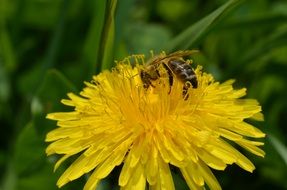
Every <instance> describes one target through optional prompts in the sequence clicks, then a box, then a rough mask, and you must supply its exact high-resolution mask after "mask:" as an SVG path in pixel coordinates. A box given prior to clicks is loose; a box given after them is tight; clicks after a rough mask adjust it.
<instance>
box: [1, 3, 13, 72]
mask: <svg viewBox="0 0 287 190" xmlns="http://www.w3.org/2000/svg"><path fill="white" fill-rule="evenodd" d="M5 8H6V1H4V0H3V1H0V14H1V15H0V57H3V60H0V61H3V62H4V65H5V68H6V69H7V70H8V71H10V72H11V71H13V70H14V69H15V67H16V56H15V52H14V48H13V45H12V43H11V40H10V35H9V32H8V31H7V28H6V21H5V18H6V15H5V12H6V11H5V10H4V9H5Z"/></svg>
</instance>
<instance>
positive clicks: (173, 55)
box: [148, 50, 199, 64]
mask: <svg viewBox="0 0 287 190" xmlns="http://www.w3.org/2000/svg"><path fill="white" fill-rule="evenodd" d="M198 52H199V51H198V50H183V51H176V52H174V53H171V54H168V55H163V54H159V55H158V56H155V57H154V58H152V59H151V60H150V61H149V62H148V63H149V64H151V63H152V64H157V63H159V62H160V61H162V60H165V59H169V58H176V57H186V56H189V55H192V54H194V53H198Z"/></svg>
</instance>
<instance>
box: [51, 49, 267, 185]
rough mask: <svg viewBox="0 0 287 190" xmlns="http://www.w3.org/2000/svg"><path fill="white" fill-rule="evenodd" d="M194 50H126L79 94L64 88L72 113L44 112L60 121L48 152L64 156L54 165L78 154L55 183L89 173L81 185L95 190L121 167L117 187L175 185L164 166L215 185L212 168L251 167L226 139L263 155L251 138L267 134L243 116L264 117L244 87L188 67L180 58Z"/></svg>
mask: <svg viewBox="0 0 287 190" xmlns="http://www.w3.org/2000/svg"><path fill="white" fill-rule="evenodd" d="M194 52H195V51H179V52H175V53H172V54H168V55H166V54H160V55H158V56H155V57H154V58H152V59H151V60H149V61H148V62H147V63H146V62H145V61H144V59H143V56H142V55H135V56H131V57H128V58H126V59H124V60H123V61H120V62H119V63H118V64H117V66H116V69H113V70H112V71H104V72H102V73H100V74H99V75H97V76H94V77H93V80H94V81H97V82H96V83H88V82H87V83H86V87H85V88H84V89H83V90H82V91H81V92H80V95H75V94H73V93H68V97H69V99H64V100H62V103H63V104H65V105H67V106H71V107H72V111H70V112H57V113H50V114H48V115H47V118H48V119H52V120H56V121H57V125H58V126H59V127H58V128H57V129H54V130H53V131H51V132H49V133H48V134H47V137H46V141H47V142H50V143H51V144H50V145H49V146H48V147H47V149H46V152H47V154H48V155H51V154H60V155H63V156H62V158H61V159H60V160H59V161H58V162H57V163H56V165H55V168H57V167H58V166H59V165H60V164H61V163H62V162H63V161H65V160H66V159H68V158H69V157H71V156H74V155H76V154H77V155H79V157H78V158H77V159H76V160H75V161H74V163H73V164H71V165H70V167H69V168H68V169H66V171H65V172H64V173H63V174H62V176H61V177H60V178H59V180H58V183H57V185H58V186H59V187H62V186H63V185H65V184H66V183H68V182H70V181H73V180H75V179H77V178H79V177H81V176H83V175H84V174H86V173H91V175H90V177H89V178H88V180H87V182H86V184H85V186H84V190H94V189H96V187H97V185H98V184H99V182H100V181H101V180H102V179H104V178H106V177H107V176H108V175H109V174H110V173H111V172H112V170H113V169H114V168H115V167H116V166H119V165H122V169H121V173H120V175H119V179H118V185H119V186H120V187H121V189H127V190H130V189H139V190H145V189H146V186H149V187H150V189H155V190H161V189H167V190H173V189H175V186H174V183H173V179H172V174H171V171H170V166H174V167H176V168H178V169H179V170H180V172H181V173H182V176H183V178H184V179H185V181H186V183H187V185H188V186H189V188H190V189H205V186H206V185H207V186H209V188H210V189H212V190H217V189H221V187H220V185H219V183H218V181H217V180H216V178H215V176H214V175H213V173H212V171H211V169H210V168H212V169H215V170H224V169H225V168H226V166H227V165H231V164H237V165H238V166H239V167H241V168H243V169H244V170H247V171H249V172H252V171H253V170H254V169H255V166H254V165H253V164H252V162H251V161H250V160H249V159H248V158H247V157H245V156H244V155H243V154H242V153H241V152H240V151H238V150H237V149H236V148H234V147H233V146H232V144H230V142H234V143H236V144H237V145H239V146H241V147H243V148H244V149H246V150H248V151H250V152H251V153H253V154H255V155H258V156H261V157H263V156H264V152H263V150H261V149H260V148H259V146H261V145H263V143H262V142H260V141H256V140H255V139H256V138H262V137H264V136H265V134H264V133H263V132H261V131H260V130H259V129H258V128H256V127H254V126H253V125H251V124H249V123H248V122H247V121H246V119H255V120H263V115H262V114H261V106H260V105H259V103H258V102H257V101H256V100H253V99H243V98H242V97H243V96H245V95H246V89H245V88H243V89H239V90H235V89H233V86H232V84H233V83H234V80H229V81H226V82H224V83H219V82H216V81H215V80H214V78H213V76H212V75H211V74H207V73H205V72H203V71H202V67H201V66H197V67H196V68H192V67H191V66H190V64H191V61H190V60H188V59H186V58H185V57H186V56H189V55H190V54H192V53H194ZM133 60H134V62H135V63H136V64H135V66H132V64H131V62H132V61H133Z"/></svg>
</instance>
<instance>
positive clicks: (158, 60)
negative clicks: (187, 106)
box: [140, 50, 198, 99]
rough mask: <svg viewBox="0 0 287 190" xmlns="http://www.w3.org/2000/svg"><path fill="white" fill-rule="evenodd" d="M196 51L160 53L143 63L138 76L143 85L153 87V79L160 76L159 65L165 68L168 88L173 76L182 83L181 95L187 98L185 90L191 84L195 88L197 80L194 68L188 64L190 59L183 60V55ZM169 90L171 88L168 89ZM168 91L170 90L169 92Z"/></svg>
mask: <svg viewBox="0 0 287 190" xmlns="http://www.w3.org/2000/svg"><path fill="white" fill-rule="evenodd" d="M195 52H197V51H196V50H188V51H177V52H174V53H171V54H168V55H165V54H160V55H158V56H155V57H154V58H153V59H151V60H150V61H148V62H147V64H146V65H144V67H143V69H141V70H140V78H141V80H142V82H143V87H144V88H145V89H148V88H149V87H155V86H154V85H153V81H156V80H158V79H159V78H160V77H162V76H161V73H160V71H159V69H160V67H161V66H163V68H164V69H165V70H166V73H167V76H168V81H169V86H170V89H171V87H172V85H173V81H174V77H176V78H177V79H178V80H179V81H181V82H182V83H183V91H182V94H183V97H184V98H185V99H187V98H188V94H187V91H188V89H189V88H190V87H191V86H192V87H193V88H197V86H198V81H197V77H196V74H195V72H194V70H193V69H192V67H191V65H190V61H186V60H184V57H186V56H189V55H191V54H193V53H195ZM170 91H171V90H170ZM169 93H170V92H169Z"/></svg>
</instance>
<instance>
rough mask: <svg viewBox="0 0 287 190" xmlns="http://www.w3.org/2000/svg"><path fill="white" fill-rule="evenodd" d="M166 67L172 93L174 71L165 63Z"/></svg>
mask: <svg viewBox="0 0 287 190" xmlns="http://www.w3.org/2000/svg"><path fill="white" fill-rule="evenodd" d="M163 66H164V68H165V69H166V70H167V74H168V83H169V91H168V94H170V92H171V87H172V85H173V75H172V71H171V70H170V68H169V67H168V66H167V65H166V64H163Z"/></svg>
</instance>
